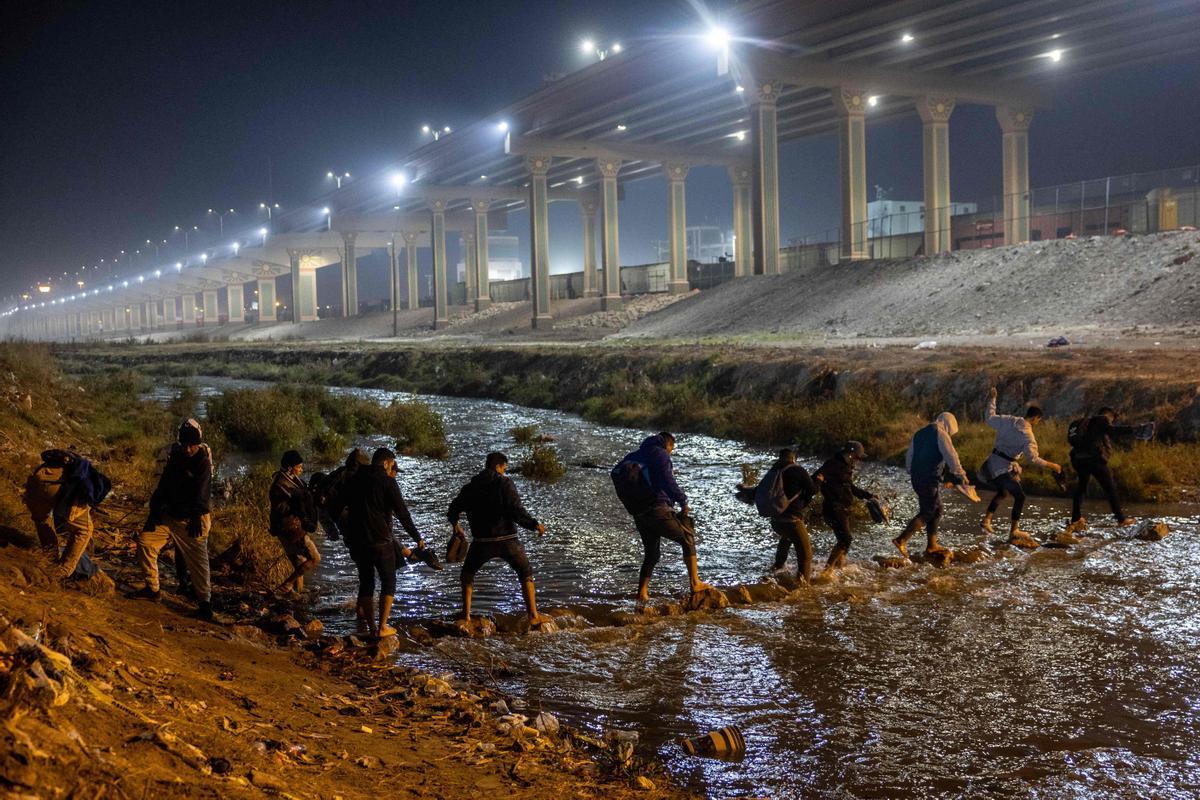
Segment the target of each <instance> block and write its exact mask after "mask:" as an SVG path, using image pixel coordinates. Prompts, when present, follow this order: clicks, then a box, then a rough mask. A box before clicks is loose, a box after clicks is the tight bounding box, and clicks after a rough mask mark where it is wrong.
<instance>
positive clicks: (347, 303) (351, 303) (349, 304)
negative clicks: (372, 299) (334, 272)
mask: <svg viewBox="0 0 1200 800" xmlns="http://www.w3.org/2000/svg"><path fill="white" fill-rule="evenodd" d="M357 237H358V234H357V233H343V234H342V243H343V247H342V316H343V317H357V316H358V254H357V253H356V252H355V250H354V240H355V239H356V238H357Z"/></svg>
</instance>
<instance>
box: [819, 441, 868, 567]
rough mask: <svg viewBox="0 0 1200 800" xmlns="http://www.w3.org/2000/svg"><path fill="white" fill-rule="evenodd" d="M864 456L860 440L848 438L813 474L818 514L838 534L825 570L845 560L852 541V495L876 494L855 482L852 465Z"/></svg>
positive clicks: (864, 451)
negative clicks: (818, 499) (818, 489)
mask: <svg viewBox="0 0 1200 800" xmlns="http://www.w3.org/2000/svg"><path fill="white" fill-rule="evenodd" d="M866 457H867V451H866V448H864V447H863V446H862V443H861V442H856V441H853V440H851V441H849V442H846V445H845V447H843V448H842V449H841V450H838V451H837V452H836V453H834V454H833V457H831V458H830V459H829V460H828V461H826V462H825V463H824V464H822V465H821V468H820V469H819V470H817V471H816V472H815V473H814V474H813V480H814V481H816V483H817V485H819V486H820V487H821V498H822V503H821V515H822V516H823V517H824V518H825V524H826V525H828V526H829V527H830V529H831V530H832V531H833V535H834V536H836V537H837V544H835V545H834V546H833V550H832V551H830V553H829V561H827V562H826V563H825V571H826V572H828V571H829V570H831V569H837V568H840V567H842V566H844V565H845V563H846V554H847V553H849V552H850V543H851V536H850V509H851V507H852V506H853V505H854V499H855V498H858V499H859V500H870V499H872V498H873V497H874V496H875V495H873V494H871V493H870V492H868V491H867V490H866V489H863V488H860V487H859V486H857V485H855V483H854V466H855V464H857V463H858V462H859V461H861V460H862V459H864V458H866Z"/></svg>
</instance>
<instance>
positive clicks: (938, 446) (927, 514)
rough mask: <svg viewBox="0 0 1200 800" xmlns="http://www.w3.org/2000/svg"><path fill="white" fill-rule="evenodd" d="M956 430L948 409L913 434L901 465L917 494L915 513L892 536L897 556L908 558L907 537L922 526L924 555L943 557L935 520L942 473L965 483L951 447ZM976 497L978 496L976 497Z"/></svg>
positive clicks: (938, 518)
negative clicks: (895, 535)
mask: <svg viewBox="0 0 1200 800" xmlns="http://www.w3.org/2000/svg"><path fill="white" fill-rule="evenodd" d="M956 433H958V420H957V419H956V418H955V416H954V415H953V414H951V413H950V412H949V411H943V412H942V413H941V414H938V415H937V419H935V420H934V421H933V422H931V423H929V424H928V425H926V426H925V427H924V428H921V429H920V430H919V431H917V432H916V433H915V434H913V437H912V441H911V442H909V445H908V452H907V453H905V456H904V465H905V467H906V468H907V469H908V475H909V479H910V480H911V481H912V488H913V492H915V493H916V495H917V515H916V516H915V517H913V518H912V519H911V520H909V523H908V525H907V526H906V527H905V528H904V531H903V532H902V533H901V534H900V535H899V536H897V537H896V538H895V539H892V544H894V545H896V549H897V550H899V551H900V555H902V556H904V557H905V558H908V540H909V539H910V538H911V537H912V535H913V534H914V533H916V532H917V531H918V530H920V529H921V526H924V527H925V538H926V544H925V553H926V555H932V556H942V557H944V556H945V555H946V553H947V552H948V551H947V550H946V548H944V547H942V546H941V545H940V544H938V540H937V537H938V522H940V521H941V518H942V472H943V470H945V471H946V472H948V473H949V478H950V482H951V483H954V484H957V485H959V486H961V485H964V484H969V483H970V481H968V480H967V472H966V470H964V469H963V466H962V462H961V461H960V460H959V458H958V451H957V450H955V449H954V442H953V437H954V434H956ZM976 499H978V498H976Z"/></svg>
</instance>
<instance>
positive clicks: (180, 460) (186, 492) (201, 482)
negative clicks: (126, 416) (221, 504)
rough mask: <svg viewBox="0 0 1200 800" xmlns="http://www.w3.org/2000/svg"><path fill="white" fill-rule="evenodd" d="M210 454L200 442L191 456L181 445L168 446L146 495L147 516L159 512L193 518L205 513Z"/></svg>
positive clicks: (208, 501)
mask: <svg viewBox="0 0 1200 800" xmlns="http://www.w3.org/2000/svg"><path fill="white" fill-rule="evenodd" d="M212 473H213V466H212V453H211V452H210V451H209V449H208V445H205V444H202V445H200V448H199V449H198V450H197V451H196V453H195V454H194V455H190V456H189V455H188V454H187V450H186V449H185V448H184V446H183V445H181V444H179V443H175V444H173V445H171V452H170V454H169V455H168V456H167V464H166V466H165V467H163V471H162V476H161V477H159V479H158V487H157V488H156V489H155V490H154V494H152V495H151V496H150V516H151V519H157V518H160V517H161V516H162V515H163V514H166V515H168V516H171V517H174V518H175V519H186V520H191V519H197V518H199V517H202V516H204V515H205V514H207V513H208V512H209V509H210V504H211V502H212Z"/></svg>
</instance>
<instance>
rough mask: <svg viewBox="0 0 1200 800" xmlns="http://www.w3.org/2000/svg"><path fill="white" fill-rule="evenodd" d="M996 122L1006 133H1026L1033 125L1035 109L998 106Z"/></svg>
mask: <svg viewBox="0 0 1200 800" xmlns="http://www.w3.org/2000/svg"><path fill="white" fill-rule="evenodd" d="M996 121H997V122H999V123H1000V130H1001V131H1002V132H1004V133H1025V132H1026V131H1028V130H1029V126H1030V125H1032V124H1033V109H1032V108H1015V107H1013V106H996Z"/></svg>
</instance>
